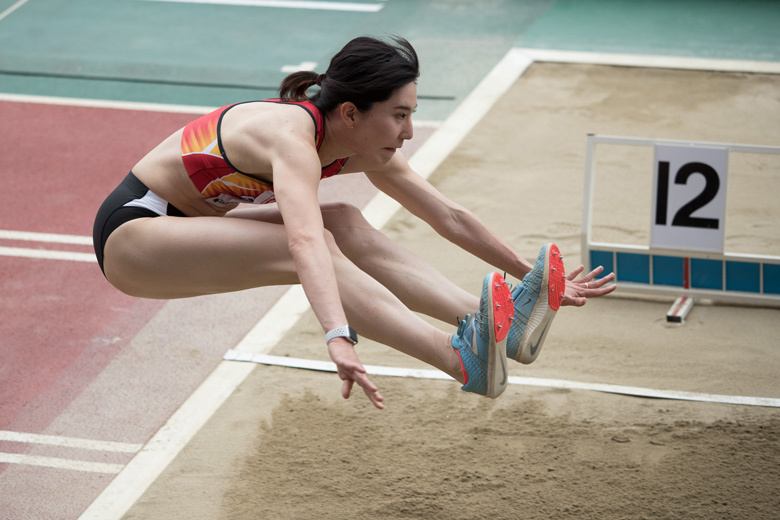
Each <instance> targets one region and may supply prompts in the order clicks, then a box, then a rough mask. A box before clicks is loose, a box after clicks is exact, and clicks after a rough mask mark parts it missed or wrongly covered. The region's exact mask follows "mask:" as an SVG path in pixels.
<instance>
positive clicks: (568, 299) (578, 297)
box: [561, 265, 617, 307]
mask: <svg viewBox="0 0 780 520" xmlns="http://www.w3.org/2000/svg"><path fill="white" fill-rule="evenodd" d="M584 270H585V266H584V265H581V266H579V267H578V268H576V269H575V270H573V271H572V272H570V273H569V274H568V275H566V291H565V292H564V297H563V301H562V302H561V305H573V306H575V307H582V306H583V305H585V303H586V302H587V301H588V298H598V297H599V296H604V295H605V294H609V293H611V292H612V291H614V290H615V288H616V287H617V285H615V284H612V285H609V286H607V287H604V285H606V284H608V283H609V282H611V281H613V280H614V279H615V273H609V274H608V275H607V276H605V277H604V278H599V279H598V280H596V281H595V282H594V281H593V280H594V278H596V277H597V276H598V275H600V274H601V272H602V271H603V270H604V268H603V267H602V266H598V267H597V268H595V269H594V270H592V271H591V272H589V273H588V274H586V275H583V276H580V277H579V278H577V276H578V275H579V274H580V273H582V271H584Z"/></svg>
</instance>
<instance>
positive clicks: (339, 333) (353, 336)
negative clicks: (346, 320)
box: [325, 325, 358, 345]
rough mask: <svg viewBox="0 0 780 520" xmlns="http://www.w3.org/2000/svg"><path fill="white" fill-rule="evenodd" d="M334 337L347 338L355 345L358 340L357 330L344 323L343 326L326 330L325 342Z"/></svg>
mask: <svg viewBox="0 0 780 520" xmlns="http://www.w3.org/2000/svg"><path fill="white" fill-rule="evenodd" d="M334 338H347V339H348V340H349V341H351V342H352V344H353V345H356V344H357V342H358V339H357V332H355V329H353V328H352V327H350V326H349V325H344V326H343V327H338V328H335V329H333V330H330V331H328V332H327V333H326V334H325V343H330V340H332V339H334Z"/></svg>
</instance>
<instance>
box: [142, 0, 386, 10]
mask: <svg viewBox="0 0 780 520" xmlns="http://www.w3.org/2000/svg"><path fill="white" fill-rule="evenodd" d="M145 1H147V2H176V3H182V4H215V5H240V6H247V7H282V8H287V9H319V10H323V11H354V12H364V13H376V12H378V11H381V10H382V8H383V7H384V4H358V3H355V2H303V1H295V0H288V1H285V0H145Z"/></svg>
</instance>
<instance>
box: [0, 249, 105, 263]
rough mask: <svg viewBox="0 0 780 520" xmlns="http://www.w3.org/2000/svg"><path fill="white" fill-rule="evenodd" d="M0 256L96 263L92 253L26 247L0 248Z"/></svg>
mask: <svg viewBox="0 0 780 520" xmlns="http://www.w3.org/2000/svg"><path fill="white" fill-rule="evenodd" d="M0 256H15V257H21V258H37V259H41V260H71V261H74V262H93V263H97V258H95V255H94V254H93V253H77V252H75V251H53V250H51V249H30V248H27V247H0Z"/></svg>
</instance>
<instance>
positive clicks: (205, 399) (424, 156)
mask: <svg viewBox="0 0 780 520" xmlns="http://www.w3.org/2000/svg"><path fill="white" fill-rule="evenodd" d="M530 64H531V61H530V60H529V59H527V57H525V56H524V55H522V53H519V52H518V51H516V50H511V51H509V53H508V54H507V56H506V57H505V58H504V59H503V60H501V62H500V63H499V64H498V65H496V67H495V68H494V69H493V70H492V71H491V72H490V74H489V75H488V76H487V77H486V78H485V80H483V81H482V82H481V83H480V84H479V85H478V86H477V88H475V89H474V91H472V92H471V94H469V96H468V97H467V98H466V99H465V100H464V101H463V104H462V105H461V107H463V108H461V107H459V108H458V109H457V110H456V111H455V112H454V113H453V115H452V116H450V117H449V118H448V119H447V121H445V122H444V123H443V124H442V125H441V127H439V128H438V130H437V131H436V132H435V133H434V134H433V135H432V136H431V137H430V138H428V140H427V141H426V143H425V144H423V145H422V146H421V147H420V149H419V150H417V152H416V153H415V154H414V155H413V156H412V158H411V160H410V164H412V167H413V168H415V169H417V171H418V173H420V174H421V175H423V176H424V177H428V176H430V174H431V173H432V172H433V170H434V169H435V168H436V167H437V166H438V165H439V164H441V162H442V161H443V160H444V159H445V158H446V156H447V154H449V153H450V151H452V150H453V149H454V148H455V146H456V145H457V143H459V142H460V140H461V139H463V137H465V135H466V134H467V133H468V132H469V131H470V130H471V128H473V127H474V125H476V123H477V122H478V121H479V119H481V118H482V117H483V116H484V115H485V113H487V111H488V110H490V108H491V107H492V106H493V104H495V102H496V101H497V100H498V98H499V97H500V96H501V95H503V94H504V92H506V91H507V90H508V89H509V87H510V86H511V85H512V84H513V83H514V82H515V81H516V80H517V78H519V77H520V75H521V74H522V73H523V71H524V70H525V69H526V68H527V67H528V65H530ZM488 78H490V80H488ZM490 81H497V82H500V84H499V85H498V86H494V85H491V84H490ZM470 118H473V119H470ZM440 133H441V134H443V135H442V136H441V137H439V134H440ZM450 139H452V140H456V141H455V142H454V143H451V142H450ZM431 140H434V142H435V143H437V144H436V145H433V146H429V145H428V143H429V142H430V141H431ZM439 147H443V149H444V150H446V152H443V151H442V149H440V148H439ZM377 205H378V206H379V207H378V208H377V209H369V207H374V208H376V207H377ZM398 208H399V206H398V205H397V203H396V205H395V206H394V207H391V206H390V205H389V204H387V203H386V202H383V203H376V202H375V200H374V201H372V202H371V203H369V204H368V206H367V208H366V209H367V210H369V211H370V212H371V215H370V219H369V221H373V222H374V223H376V222H382V223H385V222H387V220H389V218H390V217H391V216H392V214H394V213H395V211H396V210H397V209H398ZM367 218H368V215H367ZM375 225H376V224H375ZM379 227H381V226H379ZM308 309H309V303H308V300H306V297H305V295H304V294H303V289H302V288H301V287H300V286H299V285H295V286H292V287H290V289H288V291H287V292H286V293H285V294H284V296H282V298H280V299H279V301H277V302H276V304H274V306H273V307H272V308H271V309H270V310H269V311H268V312H267V313H266V315H265V316H264V317H263V318H262V319H261V320H260V321H259V322H258V323H257V325H255V327H254V328H253V329H252V330H251V331H250V332H249V334H247V335H246V337H245V338H244V339H242V340H241V342H240V343H239V344H238V345H237V346H236V348H235V349H234V350H236V351H239V352H244V353H254V354H264V353H265V352H266V351H268V350H270V348H271V347H273V346H275V345H276V344H277V343H278V342H279V341H280V340H281V339H282V338H283V337H284V335H285V334H287V332H288V331H289V330H290V329H291V328H292V327H293V326H294V325H295V323H296V322H297V321H298V319H299V318H300V316H301V315H302V314H303V313H304V312H306V311H307V310H308ZM255 366H256V365H254V364H252V363H234V362H230V361H222V362H221V363H220V364H219V366H218V367H217V369H216V370H215V371H214V372H213V373H212V374H211V375H210V376H209V377H208V378H207V379H206V380H205V381H204V382H203V383H202V384H201V385H200V387H199V388H198V389H197V390H196V391H195V393H193V394H192V396H190V398H189V399H187V401H186V402H185V403H184V404H183V405H182V407H181V408H179V410H178V411H177V412H176V413H174V414H173V416H172V417H171V418H170V420H169V421H168V422H167V423H166V424H165V426H164V427H163V428H162V429H161V430H160V431H159V432H157V434H156V435H155V436H154V437H153V438H152V440H151V441H149V443H148V444H147V445H146V446H145V447H144V448H143V449H142V450H141V451H140V452H139V453H138V455H136V456H135V457H134V458H133V460H131V461H130V463H128V464H127V466H125V469H124V470H122V472H121V473H119V475H117V476H116V478H115V479H114V480H113V481H112V482H111V484H110V485H109V486H108V487H106V488H105V489H104V490H103V492H102V493H101V494H100V496H98V498H97V499H96V500H95V501H94V502H93V503H92V505H90V507H89V508H88V509H87V510H86V511H85V512H84V513H83V514H82V515H81V517H80V518H79V520H119V519H120V518H121V517H122V516H123V515H124V514H125V513H126V512H127V511H128V510H129V509H130V508H131V507H132V505H133V504H134V503H135V502H136V501H137V500H138V499H139V498H140V497H141V495H143V494H144V492H145V491H146V490H147V488H148V487H149V486H151V485H152V483H153V482H154V481H155V480H156V479H157V477H158V476H159V475H160V473H162V471H163V470H164V469H165V468H166V467H167V466H168V464H170V463H171V461H173V459H174V458H176V456H177V455H178V454H179V452H180V451H181V449H182V448H183V447H184V446H185V445H186V444H187V443H188V442H189V441H190V440H191V439H192V438H193V437H194V436H195V434H196V433H197V432H198V431H199V430H200V428H201V427H202V426H203V425H204V424H205V423H206V421H208V419H209V418H210V417H211V416H212V415H213V414H214V413H215V412H216V411H217V409H218V408H219V407H220V406H221V405H222V404H223V403H224V402H225V400H227V398H228V397H230V395H231V394H232V393H233V391H234V390H235V389H236V388H237V387H238V386H239V385H240V384H241V383H242V382H243V381H244V379H246V378H247V376H249V374H250V373H251V372H252V370H253V369H254V368H255Z"/></svg>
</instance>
